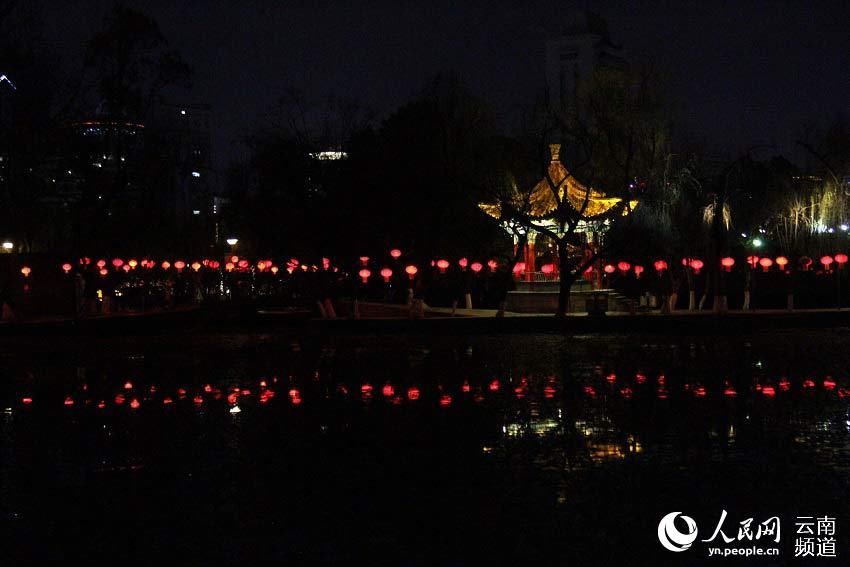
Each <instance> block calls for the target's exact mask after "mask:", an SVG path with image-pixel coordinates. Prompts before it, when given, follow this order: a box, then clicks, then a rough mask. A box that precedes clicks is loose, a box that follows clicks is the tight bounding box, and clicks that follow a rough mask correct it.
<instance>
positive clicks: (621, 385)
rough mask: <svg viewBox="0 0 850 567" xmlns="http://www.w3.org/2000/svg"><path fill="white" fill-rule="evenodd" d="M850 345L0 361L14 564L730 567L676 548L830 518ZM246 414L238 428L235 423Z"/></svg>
mask: <svg viewBox="0 0 850 567" xmlns="http://www.w3.org/2000/svg"><path fill="white" fill-rule="evenodd" d="M848 361H850V335H845V334H841V333H835V332H832V331H811V332H808V331H795V332H781V333H780V332H773V333H764V334H760V335H758V336H750V337H740V336H738V337H734V338H733V337H729V338H724V337H719V338H717V337H715V338H710V337H700V338H693V339H691V338H688V337H669V336H668V337H662V336H642V337H596V336H584V337H561V336H555V335H504V336H489V337H464V338H458V337H440V338H421V337H420V338H415V337H410V338H399V337H391V338H387V337H333V338H324V339H309V340H308V339H299V338H297V337H279V336H267V335H231V336H221V335H218V336H207V337H205V336H188V335H187V336H182V335H174V336H161V337H148V338H145V339H132V340H131V339H119V338H115V339H106V338H105V339H101V340H98V341H95V344H88V345H86V346H85V347H80V346H77V345H68V344H61V343H55V342H51V341H45V342H43V343H33V342H28V343H21V344H17V345H15V344H5V345H3V344H0V369H2V381H0V408H2V409H3V410H4V411H3V414H2V420H1V421H0V533H2V548H0V565H17V564H22V565H23V564H29V563H35V562H40V563H42V564H43V562H44V561H49V562H54V563H58V562H64V561H72V560H74V559H82V560H85V561H86V562H87V563H89V564H92V563H96V564H101V563H103V564H115V565H120V564H130V563H133V564H135V563H153V562H175V561H177V562H180V563H183V564H189V565H200V564H226V563H237V562H243V563H246V564H248V563H259V564H267V563H274V564H280V565H291V564H307V565H320V564H339V565H353V564H357V565H362V564H373V565H385V564H394V565H470V564H473V565H477V564H494V565H497V564H521V565H534V564H540V565H557V564H570V565H591V564H593V565H597V564H598V565H608V564H616V565H640V564H646V563H647V562H652V563H655V564H683V565H689V564H696V563H703V562H704V563H706V564H711V563H715V564H717V563H718V562H720V563H721V564H729V563H730V562H731V559H718V558H710V559H707V558H706V557H705V555H706V551H705V548H706V546H707V545H708V544H699V545H700V547H699V548H697V546H696V545H695V546H694V548H693V549H690V550H688V551H686V552H683V553H671V552H668V551H665V550H663V549H662V548H661V546H660V544H659V542H658V539H657V536H656V529H657V525H658V521H659V519H660V518H661V517H662V516H663V515H665V514H667V513H668V512H672V511H683V512H685V513H686V514H688V515H690V516H692V517H693V518H695V519H696V521H697V522H698V523H699V525H700V535H701V536H702V535H704V534H705V537H708V535H709V534H710V532H711V531H713V529H714V526H715V525H716V523H717V520H718V518H719V516H720V513H721V510H723V509H725V510H727V511H728V513H729V519H728V520H727V522H728V523H727V527H728V528H729V529H726V530H725V531H726V532H727V533H730V534H734V533H735V527H736V526H737V525H738V522H739V521H741V520H744V519H745V518H747V517H755V518H756V522H759V521H761V520H762V519H766V518H768V517H770V516H780V518H781V520H782V526H783V530H784V532H783V539H782V542H781V543H780V544H779V546H780V547H781V556H780V557H779V558H778V559H772V560H769V559H760V560H750V561H749V562H747V564H759V565H772V564H786V563H787V564H795V565H796V564H799V565H814V564H819V563H818V560H816V559H807V560H794V559H793V550H794V542H793V538H794V534H793V532H794V527H793V520H794V518H795V517H796V516H824V515H828V516H832V517H836V518H837V532H838V545H837V551H838V559H834V560H830V561H831V562H829V561H826V562H825V563H826V564H832V565H841V564H847V560H848V557H850V546H848V536H850V504H848V502H850V500H848V497H850V493H848V492H850V491H848V487H850V476H848V473H850V433H848V431H849V430H850V415H848V407H850V368H848ZM237 408H238V413H237Z"/></svg>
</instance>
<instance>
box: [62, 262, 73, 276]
mask: <svg viewBox="0 0 850 567" xmlns="http://www.w3.org/2000/svg"><path fill="white" fill-rule="evenodd" d="M72 267H73V266H71V264H68V263H67V262H66V263H65V264H62V270H64V271H65V273H66V274H67V273H70V272H71V268H72Z"/></svg>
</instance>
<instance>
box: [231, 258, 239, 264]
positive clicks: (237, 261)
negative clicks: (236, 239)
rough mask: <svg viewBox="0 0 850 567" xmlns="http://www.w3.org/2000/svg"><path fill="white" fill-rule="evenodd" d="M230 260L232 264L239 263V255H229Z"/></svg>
mask: <svg viewBox="0 0 850 567" xmlns="http://www.w3.org/2000/svg"><path fill="white" fill-rule="evenodd" d="M230 261H231V262H233V263H234V264H238V263H239V256H231V257H230Z"/></svg>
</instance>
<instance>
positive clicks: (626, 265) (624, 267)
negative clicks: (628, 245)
mask: <svg viewBox="0 0 850 567" xmlns="http://www.w3.org/2000/svg"><path fill="white" fill-rule="evenodd" d="M617 269H619V270H620V271H621V272H623V273H624V274H625V273H626V272H628V271H629V270H631V269H632V265H631V264H629V263H628V262H620V263H618V264H617Z"/></svg>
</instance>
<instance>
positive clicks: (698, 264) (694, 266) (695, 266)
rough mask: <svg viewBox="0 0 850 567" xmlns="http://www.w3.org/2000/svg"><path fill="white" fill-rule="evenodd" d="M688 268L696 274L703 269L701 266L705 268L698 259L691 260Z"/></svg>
mask: <svg viewBox="0 0 850 567" xmlns="http://www.w3.org/2000/svg"><path fill="white" fill-rule="evenodd" d="M690 266H691V268H692V269H693V271H694V273H695V274H698V273H699V271H700V270H701V269H702V268H703V266H705V264H704V263H703V261H702V260H700V259H699V258H694V259H693V260H691V262H690Z"/></svg>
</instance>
